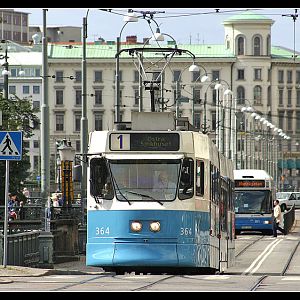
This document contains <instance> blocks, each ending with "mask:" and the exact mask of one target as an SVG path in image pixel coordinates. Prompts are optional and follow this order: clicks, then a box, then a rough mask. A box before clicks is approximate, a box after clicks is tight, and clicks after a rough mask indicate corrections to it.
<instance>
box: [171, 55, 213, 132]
mask: <svg viewBox="0 0 300 300" xmlns="http://www.w3.org/2000/svg"><path fill="white" fill-rule="evenodd" d="M200 67H201V68H202V69H203V70H204V72H205V74H204V75H202V76H201V75H199V76H198V77H197V78H196V80H195V81H197V80H198V79H200V78H201V79H200V81H201V82H205V81H206V80H207V79H208V78H209V77H208V76H207V71H206V69H205V68H204V67H203V66H200ZM187 68H189V72H192V73H194V72H199V71H200V68H199V66H198V65H196V64H195V61H193V64H192V65H190V66H186V67H185V68H184V69H183V70H182V71H181V72H180V75H179V76H178V78H177V80H176V97H175V102H176V103H175V104H176V119H178V118H179V102H182V101H184V100H183V97H181V95H180V92H179V91H180V80H181V77H182V74H183V72H184V71H185V70H186V69H187ZM194 110H195V103H194V99H193V101H192V125H193V126H195V116H194V114H195V113H194Z"/></svg>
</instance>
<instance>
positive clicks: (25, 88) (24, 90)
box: [23, 85, 29, 94]
mask: <svg viewBox="0 0 300 300" xmlns="http://www.w3.org/2000/svg"><path fill="white" fill-rule="evenodd" d="M23 94H29V85H23Z"/></svg>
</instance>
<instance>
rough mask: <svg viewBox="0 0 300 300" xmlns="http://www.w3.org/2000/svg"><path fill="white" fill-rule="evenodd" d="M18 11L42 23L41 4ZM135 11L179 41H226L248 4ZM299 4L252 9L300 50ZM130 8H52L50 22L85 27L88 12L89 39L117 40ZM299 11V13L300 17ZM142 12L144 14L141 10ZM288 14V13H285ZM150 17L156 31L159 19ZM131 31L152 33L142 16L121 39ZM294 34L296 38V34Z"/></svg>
mask: <svg viewBox="0 0 300 300" xmlns="http://www.w3.org/2000/svg"><path fill="white" fill-rule="evenodd" d="M14 9H15V10H16V11H23V12H28V13H30V15H29V24H30V25H42V24H43V9H42V8H31V9H30V8H14ZM131 9H133V10H134V11H151V12H153V19H154V21H155V22H156V23H157V24H158V25H159V28H160V30H161V32H162V33H166V34H169V35H171V36H172V37H173V38H174V39H175V40H176V42H177V44H190V43H192V44H223V42H224V27H223V24H222V22H223V21H224V20H225V19H227V18H229V17H231V16H233V15H236V14H239V13H240V12H242V11H245V10H247V9H246V8H223V9H219V12H218V13H217V12H216V9H215V8H189V9H187V8H149V9H148V8H131ZM295 9H296V8H275V9H270V8H253V9H251V11H252V12H255V13H258V14H262V15H264V16H266V17H268V18H270V19H273V20H274V21H275V23H274V24H273V25H272V27H271V32H272V45H273V46H284V47H287V48H290V49H292V50H293V49H294V47H295V50H296V51H300V10H299V9H297V12H296V11H295ZM127 10H128V8H112V12H107V11H102V10H100V9H98V8H49V9H48V11H47V21H46V23H47V25H48V26H50V25H70V26H80V27H82V23H83V17H85V16H87V20H88V21H87V23H88V26H87V28H88V37H87V41H88V42H89V41H94V40H97V39H98V38H100V37H101V38H104V39H105V40H116V37H117V36H119V35H120V32H121V29H122V27H123V25H124V24H125V22H124V21H123V15H124V14H126V13H127ZM298 13H299V17H298ZM139 15H141V14H139ZM282 15H286V16H282ZM154 21H151V22H150V24H151V28H152V30H154V31H155V29H156V23H155V22H154ZM128 35H137V38H138V41H142V40H143V38H145V37H150V36H152V32H151V29H150V26H149V24H148V22H147V21H146V20H145V19H143V18H140V19H139V21H138V22H137V23H128V24H127V25H126V26H125V27H124V29H123V30H122V35H121V37H122V38H121V39H122V41H124V40H125V38H126V36H128ZM294 36H295V38H294Z"/></svg>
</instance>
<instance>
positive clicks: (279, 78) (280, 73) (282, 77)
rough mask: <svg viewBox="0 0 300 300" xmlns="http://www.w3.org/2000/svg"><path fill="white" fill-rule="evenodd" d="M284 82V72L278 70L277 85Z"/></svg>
mask: <svg viewBox="0 0 300 300" xmlns="http://www.w3.org/2000/svg"><path fill="white" fill-rule="evenodd" d="M283 81H284V72H283V70H278V83H283Z"/></svg>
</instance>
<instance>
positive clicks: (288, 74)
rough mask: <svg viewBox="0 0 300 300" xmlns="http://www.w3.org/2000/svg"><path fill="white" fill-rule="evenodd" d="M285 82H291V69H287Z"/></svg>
mask: <svg viewBox="0 0 300 300" xmlns="http://www.w3.org/2000/svg"><path fill="white" fill-rule="evenodd" d="M287 83H293V71H291V70H288V71H287Z"/></svg>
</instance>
